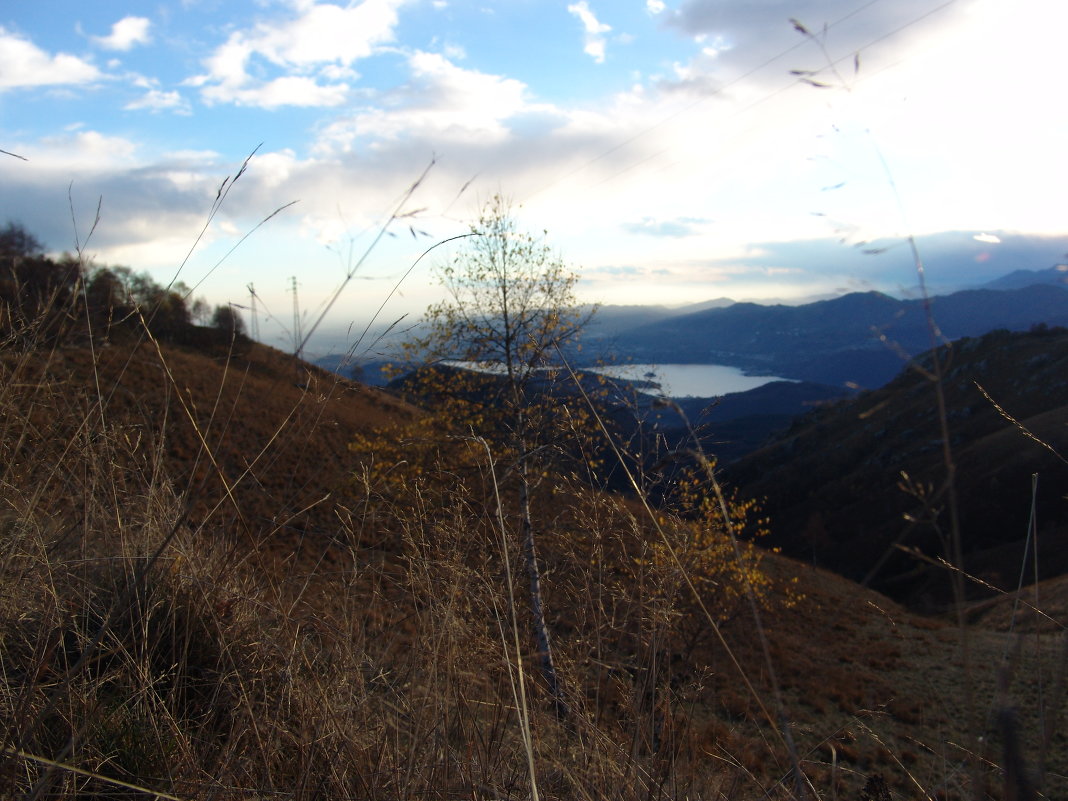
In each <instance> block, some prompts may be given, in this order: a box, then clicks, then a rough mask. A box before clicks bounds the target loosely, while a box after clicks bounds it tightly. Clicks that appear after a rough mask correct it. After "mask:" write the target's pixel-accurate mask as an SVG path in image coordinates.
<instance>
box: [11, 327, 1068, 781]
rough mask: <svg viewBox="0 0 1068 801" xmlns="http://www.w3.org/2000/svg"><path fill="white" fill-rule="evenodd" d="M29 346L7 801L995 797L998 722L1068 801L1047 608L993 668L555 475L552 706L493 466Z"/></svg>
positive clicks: (365, 392)
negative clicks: (1014, 728) (564, 711)
mask: <svg viewBox="0 0 1068 801" xmlns="http://www.w3.org/2000/svg"><path fill="white" fill-rule="evenodd" d="M26 343H27V340H26V339H25V338H23V339H20V340H18V341H15V340H12V341H9V342H8V343H6V345H5V346H4V348H3V351H2V353H0V369H2V371H3V373H2V381H0V449H2V450H0V452H2V459H0V470H2V476H0V478H2V481H0V501H2V503H3V509H2V512H0V530H2V532H3V539H2V541H0V542H2V547H0V737H2V743H0V747H2V749H3V750H2V752H0V787H3V788H6V793H5V795H10V796H12V797H28V798H75V797H77V798H90V797H92V798H120V797H121V798H183V799H184V798H198V799H199V798H204V799H230V798H233V799H239V798H240V799H244V798H275V797H282V798H301V799H304V798H331V799H338V798H375V799H402V798H403V799H415V798H420V799H422V798H442V799H444V798H456V797H463V798H471V799H491V798H493V799H504V798H508V799H519V798H531V797H537V798H560V799H595V798H597V799H599V798H604V797H614V798H620V799H635V801H637V799H653V798H656V799H660V798H679V799H681V798H709V799H711V798H726V799H750V798H801V797H807V798H823V799H831V798H843V799H845V798H849V799H852V798H870V799H879V801H883V799H886V798H893V799H898V798H923V797H930V798H965V797H967V798H972V797H982V798H986V797H991V798H998V797H1003V796H1002V786H1003V783H1004V779H1003V775H1002V771H1001V766H1002V765H1004V764H1006V760H1005V758H1004V757H1003V750H1002V745H1001V744H1002V742H1003V739H1002V738H1001V735H999V734H998V731H999V730H998V726H997V721H998V720H999V719H1001V718H1004V716H1003V715H1002V716H1001V718H999V714H1000V712H1001V711H1002V710H1005V709H1008V708H1009V707H1010V706H1012V705H1017V706H1018V707H1019V731H1020V736H1019V737H1016V736H1009V738H1008V740H1007V742H1008V743H1009V744H1018V745H1019V748H1020V750H1021V752H1022V754H1023V758H1024V759H1026V760H1027V761H1028V764H1030V765H1034V764H1036V763H1037V761H1038V760H1039V758H1040V757H1042V756H1043V755H1045V756H1046V757H1048V764H1049V767H1050V769H1051V770H1050V772H1049V773H1048V774H1047V775H1046V776H1045V777H1044V784H1043V787H1044V791H1045V793H1046V796H1047V797H1063V796H1064V795H1065V793H1066V792H1068V785H1066V784H1065V779H1064V775H1065V773H1066V772H1068V763H1066V761H1065V759H1066V754H1068V748H1065V741H1064V733H1063V731H1062V730H1060V729H1058V728H1056V727H1053V728H1051V729H1050V732H1051V733H1050V736H1049V737H1048V738H1046V741H1045V742H1043V731H1044V728H1043V726H1044V722H1045V719H1046V716H1049V713H1051V712H1055V711H1056V710H1057V709H1058V708H1059V707H1057V697H1056V690H1055V689H1054V690H1051V691H1048V692H1047V693H1046V695H1044V696H1043V700H1042V701H1041V702H1040V701H1039V700H1038V695H1037V688H1038V681H1039V679H1040V678H1041V680H1042V682H1043V685H1042V686H1043V687H1054V688H1055V687H1056V682H1055V680H1054V676H1055V675H1063V670H1064V662H1063V657H1062V656H1061V655H1060V652H1059V650H1058V648H1059V645H1058V642H1059V640H1058V637H1059V634H1060V633H1061V632H1063V623H1064V619H1063V618H1061V619H1060V621H1059V622H1058V623H1050V622H1049V621H1048V620H1046V621H1045V628H1043V627H1038V628H1039V629H1040V631H1039V633H1037V634H1034V635H1032V636H1031V637H1030V638H1029V639H1028V640H1026V641H1023V642H1021V644H1020V645H1019V647H1016V650H1015V651H1014V650H1013V648H1014V647H1015V646H1014V643H1015V642H1016V640H1015V639H1013V635H1010V634H1008V633H1006V632H1005V631H1004V628H1005V621H1004V620H1003V619H1002V618H998V619H997V620H996V621H995V622H991V623H990V624H989V625H987V622H986V621H987V620H988V617H989V618H990V619H991V620H993V619H994V618H995V617H997V614H996V610H993V609H990V610H980V611H977V612H976V615H975V619H976V621H977V622H976V623H975V624H974V625H973V626H972V627H971V628H968V629H965V630H959V629H957V628H955V627H953V626H951V625H949V624H947V623H945V622H943V621H941V620H939V619H926V618H922V617H919V616H916V615H914V614H912V613H910V612H908V611H906V610H905V609H903V608H901V607H899V606H897V605H896V604H895V603H893V602H891V601H889V600H887V599H886V598H885V597H883V596H881V595H879V594H877V593H875V592H872V591H870V590H864V589H861V588H858V587H857V585H856V584H854V583H852V582H850V581H848V580H846V579H843V578H841V577H838V576H835V575H833V574H831V573H828V572H826V571H823V570H820V569H816V568H812V567H809V566H806V565H804V564H803V563H799V562H796V561H793V560H791V559H789V558H786V557H783V556H780V555H777V554H774V553H770V552H763V551H759V550H750V549H749V547H748V546H746V545H745V544H744V543H743V553H744V554H747V556H746V557H745V559H744V562H743V563H742V564H737V563H735V562H734V556H733V555H732V551H731V549H730V548H729V545H728V542H727V541H726V540H725V539H724V538H723V537H722V536H719V535H716V532H715V530H714V529H715V526H714V525H712V524H711V523H710V524H708V525H706V526H698V525H694V524H693V523H689V522H686V521H683V520H679V519H677V518H675V517H673V516H671V515H670V514H667V513H653V514H650V513H648V512H646V510H645V509H643V508H642V507H641V505H640V504H639V503H638V502H637V500H635V499H634V498H633V497H630V498H624V497H620V496H613V495H609V494H607V493H604V492H601V491H599V490H597V489H595V488H591V487H590V486H589V485H588V484H587V483H586V482H585V481H583V480H582V478H581V473H579V472H578V471H577V470H576V471H575V473H574V474H565V473H564V472H560V473H558V474H553V475H546V476H544V477H543V481H542V482H541V483H540V484H539V485H538V490H537V493H536V497H535V498H534V512H535V519H537V520H538V521H539V526H540V528H541V533H542V536H541V541H540V542H541V546H540V547H541V548H542V554H541V557H542V559H543V563H544V567H543V581H544V585H545V601H546V606H547V610H548V618H549V622H550V626H551V629H552V632H553V636H554V639H555V644H556V647H557V649H558V659H559V663H560V669H561V674H562V676H563V678H564V682H565V686H566V692H567V697H568V700H569V713H568V715H567V716H565V717H563V718H560V717H558V716H557V715H556V714H555V713H554V710H553V707H552V705H551V704H550V703H549V702H548V698H547V693H546V691H545V688H544V687H543V686H542V685H541V683H540V679H539V677H538V675H537V673H536V670H535V667H534V660H533V645H532V642H531V637H530V635H529V633H528V626H527V623H526V609H525V606H524V602H523V587H522V585H521V582H522V581H523V577H522V573H521V571H520V568H519V565H520V561H521V559H520V554H519V552H518V537H517V536H516V535H515V517H514V501H513V500H512V499H511V498H512V496H511V494H510V486H511V485H510V484H509V481H510V479H509V465H508V464H498V463H497V462H496V460H495V459H494V458H493V457H494V455H493V454H492V453H491V454H489V455H485V454H484V452H480V451H479V450H478V449H476V448H471V447H469V445H470V443H465V442H462V441H457V440H455V439H453V440H446V441H443V442H442V443H441V444H440V445H439V446H437V450H435V451H433V458H429V457H428V460H427V461H426V462H425V463H420V464H419V465H416V464H415V462H416V460H417V458H420V459H421V458H423V455H424V454H426V453H429V452H430V451H427V450H426V449H425V448H424V445H425V441H424V439H423V438H425V437H429V436H430V434H428V433H427V432H425V430H422V429H420V428H419V425H418V424H419V421H420V420H421V419H423V412H421V411H419V410H416V409H414V408H412V407H410V406H407V405H405V404H404V403H402V402H400V401H398V400H397V399H395V398H393V397H391V396H388V395H385V394H383V393H381V392H379V391H376V390H370V389H367V388H364V387H361V386H359V385H357V384H353V383H350V382H346V381H344V380H340V379H337V378H336V377H334V376H331V375H329V374H327V373H325V372H323V371H320V370H318V369H316V368H312V367H309V366H308V365H304V364H295V363H294V362H293V360H292V359H291V358H289V357H286V356H285V355H284V354H281V353H278V352H277V351H273V350H271V349H268V348H264V347H262V346H259V345H251V344H246V345H243V346H241V347H238V348H236V349H230V348H226V347H220V346H219V341H218V339H217V338H216V339H215V340H214V343H215V344H214V345H213V346H212V347H211V348H209V349H208V350H204V349H203V348H200V349H196V348H192V347H178V346H174V345H164V344H159V343H157V342H156V341H154V340H153V339H152V338H151V337H147V338H145V341H143V342H141V343H140V344H136V340H134V341H130V342H127V343H125V344H124V343H121V342H117V343H114V344H111V345H109V346H104V345H102V344H100V343H96V344H95V345H92V344H90V343H89V342H80V343H79V342H71V343H67V344H62V343H60V344H55V345H54V346H51V347H48V348H40V347H30V346H28V345H27V344H26ZM420 431H422V432H423V433H420ZM430 433H434V432H430ZM361 438H362V441H363V442H365V443H366V442H369V441H370V442H377V443H378V444H379V447H378V448H377V449H372V450H370V451H368V450H367V449H366V448H365V449H363V450H362V451H361V453H360V454H355V453H351V452H350V451H349V449H348V443H349V442H351V441H353V440H355V439H361ZM413 466H415V467H419V469H418V470H415V469H411V468H413ZM372 477H376V479H375V480H372ZM497 485H499V486H500V488H501V491H502V493H503V495H502V496H501V498H502V501H501V504H502V506H501V507H500V512H501V514H500V515H498V506H497V502H496V498H497V496H496V495H495V494H494V487H495V486H497ZM705 489H706V490H707V489H708V488H707V487H706V488H705ZM708 519H709V520H713V518H708ZM713 535H715V536H713ZM671 554H675V555H676V556H678V557H679V559H678V561H675V560H674V558H673V557H672V556H671ZM512 579H514V581H513V580H512ZM747 581H752V582H753V586H754V588H755V590H756V599H755V600H756V601H757V603H756V604H755V610H754V608H753V607H752V606H751V605H750V603H749V601H748V600H747V597H746V587H747ZM691 583H692V585H693V587H694V588H695V589H696V590H697V592H696V593H694V592H693V591H692V590H691V588H690V586H691ZM1028 598H1031V599H1032V600H1033V596H1030V595H1029V596H1028ZM1040 602H1041V598H1040ZM1049 627H1052V628H1053V629H1054V631H1055V633H1050V632H1049V630H1048V629H1049ZM758 634H762V636H763V638H765V640H766V644H767V648H766V653H765V648H764V647H762V640H761V637H760V636H757V635H758ZM1006 653H1008V654H1009V656H1010V659H1009V661H1008V662H1007V663H1005V664H1006V665H1007V667H1010V668H1012V669H1013V672H1012V673H1011V675H1010V673H1009V672H1008V671H1003V670H1001V668H1000V666H1001V664H1002V662H1001V656H1002V655H1003V654H1006ZM1058 671H1059V673H1058ZM1002 679H1004V681H1003V682H1002V686H1001V687H999V686H998V683H999V681H1001V680H1002ZM966 691H967V692H966ZM969 698H970V699H971V700H970V701H969V700H968V699H969ZM1051 719H1053V718H1051ZM1010 728H1011V727H1010ZM1006 730H1008V729H1006V728H1005V727H1003V728H1002V729H1001V731H1002V732H1004V731H1006ZM980 737H982V738H983V739H982V740H980V739H979V738H980ZM795 763H796V764H797V765H798V766H799V767H800V768H801V770H802V771H803V774H804V778H803V780H802V781H801V782H800V783H799V784H795V783H794V782H792V781H791V780H790V779H789V776H790V773H791V765H792V764H795ZM1007 764H1009V765H1010V766H1013V767H1016V766H1017V762H1016V761H1015V759H1014V758H1012V757H1011V749H1010V758H1009V759H1008V763H1007ZM535 794H536V795H535Z"/></svg>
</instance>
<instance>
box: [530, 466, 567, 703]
mask: <svg viewBox="0 0 1068 801" xmlns="http://www.w3.org/2000/svg"><path fill="white" fill-rule="evenodd" d="M519 516H520V526H521V531H522V535H523V561H524V562H526V567H527V576H528V577H529V579H530V614H531V617H532V619H533V620H532V623H533V628H534V642H535V645H536V647H537V651H538V663H539V666H540V667H541V675H542V678H544V679H545V683H546V684H547V685H548V687H549V693H550V694H551V695H552V699H553V706H554V708H555V709H556V715H557V717H559V718H565V717H567V715H568V708H567V702H566V701H565V700H564V693H563V689H562V688H561V686H560V677H559V676H558V675H557V673H556V665H555V664H554V662H553V649H552V643H551V642H550V641H549V627H548V626H547V625H546V623H545V607H544V605H543V604H542V599H541V573H540V571H539V570H538V553H537V549H536V547H535V543H534V524H533V523H532V522H531V519H530V479H529V476H528V466H527V460H526V449H525V447H522V446H521V447H520V462H519Z"/></svg>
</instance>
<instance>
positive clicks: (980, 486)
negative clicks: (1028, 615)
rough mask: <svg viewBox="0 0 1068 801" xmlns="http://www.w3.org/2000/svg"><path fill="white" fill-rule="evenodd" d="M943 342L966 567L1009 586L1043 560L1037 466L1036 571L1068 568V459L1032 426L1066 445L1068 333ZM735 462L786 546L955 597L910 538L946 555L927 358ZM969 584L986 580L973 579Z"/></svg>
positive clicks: (734, 475)
mask: <svg viewBox="0 0 1068 801" xmlns="http://www.w3.org/2000/svg"><path fill="white" fill-rule="evenodd" d="M941 355H942V357H943V358H945V359H946V377H945V381H944V382H943V386H944V389H945V397H946V407H947V417H948V424H949V432H950V440H951V445H952V450H953V454H954V457H953V458H954V462H955V468H956V480H955V488H956V491H957V493H958V495H959V499H960V502H959V508H960V523H961V530H962V533H963V540H964V556H965V562H966V566H967V568H968V570H969V572H971V573H973V574H974V575H976V576H978V577H980V578H981V579H982V580H983V581H985V582H988V583H990V584H992V585H994V586H996V587H999V588H1001V589H1010V588H1013V587H1015V586H1016V584H1017V582H1018V581H1019V578H1020V571H1021V566H1022V565H1024V564H1026V566H1027V568H1028V573H1027V575H1028V576H1030V577H1031V578H1032V579H1033V577H1034V560H1033V559H1031V558H1029V557H1027V554H1026V553H1025V549H1024V546H1025V541H1026V539H1027V533H1028V523H1029V518H1030V516H1031V504H1032V475H1037V476H1038V484H1037V494H1036V495H1035V504H1036V507H1035V508H1036V512H1037V517H1036V518H1035V520H1036V527H1037V528H1036V534H1037V543H1038V552H1039V553H1038V557H1039V558H1038V561H1037V567H1038V577H1039V578H1048V577H1051V576H1057V575H1061V574H1063V573H1065V572H1068V557H1066V552H1065V550H1064V548H1063V547H1061V543H1062V542H1063V539H1064V534H1065V531H1066V530H1068V505H1066V504H1065V502H1064V500H1063V496H1064V492H1065V487H1066V486H1068V465H1066V463H1065V462H1064V461H1063V460H1062V459H1061V458H1060V456H1058V455H1057V454H1056V453H1054V452H1053V451H1052V450H1051V449H1050V448H1047V447H1045V446H1044V445H1042V444H1040V443H1039V442H1038V441H1036V440H1035V439H1032V438H1030V437H1029V436H1027V435H1026V434H1025V433H1024V431H1023V428H1026V430H1027V431H1030V432H1032V433H1033V434H1034V435H1035V437H1037V438H1038V439H1039V440H1041V441H1042V442H1044V443H1046V444H1048V445H1050V446H1052V448H1053V449H1054V450H1057V449H1060V450H1061V453H1063V450H1064V431H1065V428H1064V426H1065V423H1068V382H1066V380H1065V375H1066V374H1068V332H1066V331H1065V330H1064V329H1036V330H1035V331H1032V332H1030V333H1010V332H1008V331H1001V332H994V333H991V334H988V335H986V336H983V337H978V338H973V339H965V340H961V341H959V342H957V343H955V344H954V345H953V346H952V347H951V348H948V349H945V350H944V351H943V352H942V354H941ZM925 364H926V366H927V367H928V368H929V367H930V362H929V358H928V360H927V361H924V360H922V359H921V360H920V366H921V368H923V366H924V365H925ZM984 390H985V391H986V393H987V394H988V396H989V398H988V397H986V396H984V394H983V391H984ZM995 403H996V404H1000V406H1001V408H1002V410H1003V411H1004V412H1005V413H1006V414H1008V415H1011V416H1012V417H1013V418H1014V419H1015V420H1016V421H1018V423H1019V425H1014V424H1013V422H1011V421H1010V420H1009V419H1007V418H1006V417H1005V416H1004V415H1003V414H1002V412H1001V411H999V409H998V408H997V406H996V405H995ZM1021 426H1022V428H1021ZM728 472H729V476H730V480H731V481H732V482H733V483H735V484H737V485H738V486H741V487H743V488H744V489H745V491H746V492H747V493H751V494H753V495H755V496H757V497H766V498H767V502H766V509H767V511H768V512H769V513H770V514H771V515H772V517H773V518H774V520H775V526H774V527H773V532H772V541H774V542H775V543H776V544H777V545H781V546H782V547H783V548H784V550H786V551H787V552H788V553H791V554H793V555H794V556H797V557H798V558H801V559H808V560H810V561H813V562H815V563H817V564H821V565H824V566H827V567H831V568H833V569H835V570H838V571H840V572H842V573H843V574H845V575H847V576H850V577H852V578H854V579H856V580H858V581H859V580H863V579H865V578H867V579H868V580H869V581H871V582H872V583H873V586H875V587H879V588H882V589H883V590H884V591H887V592H891V593H893V594H895V595H896V597H899V598H902V599H907V600H909V601H910V602H912V603H916V604H925V603H926V604H928V605H934V606H938V605H944V604H946V603H948V601H949V594H948V591H949V585H948V584H947V582H946V580H945V571H944V570H943V569H941V568H939V567H936V566H932V565H930V564H928V563H926V562H923V561H918V560H917V559H916V558H915V557H913V556H912V555H910V554H907V553H905V552H904V551H902V550H901V548H903V547H904V548H919V549H920V550H921V551H922V552H923V553H925V554H927V555H928V556H929V557H932V558H938V557H948V556H949V554H948V553H947V550H946V544H945V541H944V540H945V538H946V537H947V536H948V530H949V521H948V502H949V499H948V496H947V495H946V494H945V491H944V489H943V488H944V483H945V475H946V470H945V464H944V454H943V450H942V447H941V439H940V430H939V421H938V414H937V403H936V398H935V387H934V384H933V383H932V381H931V379H930V376H929V375H925V374H924V372H923V371H922V370H916V369H912V368H909V369H906V370H904V371H903V372H902V373H901V374H900V375H899V376H898V378H897V379H895V380H894V381H892V382H891V383H889V384H887V385H886V386H885V387H883V388H882V389H879V390H876V391H873V392H869V393H866V394H864V395H862V396H860V397H858V398H856V399H853V400H850V401H844V402H841V403H839V404H837V405H834V406H830V407H826V408H821V409H818V410H815V411H813V412H811V413H810V414H808V415H807V416H805V417H802V418H799V419H798V420H797V421H796V422H795V423H794V424H793V427H792V428H791V429H790V430H789V431H788V432H786V433H785V434H784V435H782V436H781V437H780V438H779V439H778V440H776V441H775V442H773V443H772V444H770V445H768V446H767V447H765V448H764V449H762V450H761V451H758V452H756V453H754V454H751V455H750V456H748V457H746V458H744V459H743V460H741V461H740V462H737V463H735V464H733V465H731V466H730V468H729V470H728ZM906 477H907V478H906ZM906 516H907V517H906ZM1025 557H1026V558H1025ZM971 589H972V591H973V592H975V593H976V594H979V595H982V594H985V593H986V592H987V590H985V589H984V588H982V587H981V586H979V585H976V584H973V585H971Z"/></svg>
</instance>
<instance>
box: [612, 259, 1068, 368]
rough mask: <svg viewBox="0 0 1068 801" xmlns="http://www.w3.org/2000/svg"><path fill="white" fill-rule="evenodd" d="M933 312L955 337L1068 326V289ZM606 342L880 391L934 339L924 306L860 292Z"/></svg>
mask: <svg viewBox="0 0 1068 801" xmlns="http://www.w3.org/2000/svg"><path fill="white" fill-rule="evenodd" d="M1014 280H1018V279H1014ZM930 309H931V314H932V316H933V320H934V321H935V323H936V324H937V326H938V330H939V331H940V332H941V335H942V337H943V338H945V339H956V338H959V337H963V336H976V335H979V334H983V333H985V332H987V331H991V330H994V329H998V328H1005V329H1009V330H1015V331H1019V330H1026V329H1028V328H1030V327H1031V326H1033V325H1038V324H1042V323H1045V324H1047V325H1066V324H1068V292H1066V291H1064V290H1062V289H1060V288H1059V287H1058V286H1056V285H1052V284H1049V283H1046V284H1032V285H1029V286H1026V287H1023V288H1019V289H1005V290H995V289H973V290H964V291H961V292H956V293H954V294H952V295H944V296H939V297H935V298H932V299H931V301H930ZM604 344H605V346H606V349H608V350H609V352H610V353H612V354H615V355H616V356H618V358H620V359H629V360H633V361H635V362H639V363H644V362H650V363H658V362H659V363H692V364H727V365H732V366H734V367H740V368H742V369H745V370H748V371H753V372H756V373H764V374H768V375H778V376H782V377H784V378H794V379H799V380H805V381H813V382H817V383H821V384H830V385H832V386H843V385H847V386H852V387H859V388H864V387H878V386H882V385H883V384H885V383H886V382H887V381H889V380H890V379H891V378H893V377H894V376H895V375H896V374H897V373H898V372H899V371H900V370H901V368H902V367H903V366H904V364H905V363H906V362H907V361H908V359H909V358H911V357H912V356H914V355H916V354H918V353H921V352H923V351H925V350H927V349H928V348H930V347H931V346H932V345H933V344H935V342H934V341H932V334H931V330H930V327H929V325H928V319H927V310H926V307H925V303H924V302H923V301H922V300H897V299H895V298H892V297H890V296H889V295H884V294H882V293H879V292H857V293H852V294H849V295H843V296H841V297H838V298H835V299H833V300H825V301H819V302H816V303H809V304H805V305H802V306H782V305H778V306H760V305H758V304H755V303H735V304H733V305H731V306H727V307H725V308H717V309H708V310H705V311H699V312H694V313H692V314H682V315H674V316H671V317H668V318H666V319H661V320H657V321H653V322H649V323H646V324H644V325H639V326H637V327H635V328H632V329H630V330H629V331H624V332H620V333H618V334H617V335H616V336H615V337H614V338H613V339H612V340H611V342H610V343H609V342H606V343H604ZM592 350H593V352H597V350H598V349H597V347H593V348H592Z"/></svg>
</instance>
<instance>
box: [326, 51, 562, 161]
mask: <svg viewBox="0 0 1068 801" xmlns="http://www.w3.org/2000/svg"><path fill="white" fill-rule="evenodd" d="M408 68H409V70H410V72H411V81H410V82H409V83H408V84H406V85H405V86H403V87H401V88H399V89H396V90H394V91H393V92H389V93H385V94H384V95H382V96H380V97H379V98H377V102H376V103H375V104H374V106H373V107H369V108H367V109H366V110H364V111H362V112H360V113H358V114H356V115H355V116H353V117H349V118H346V119H342V120H337V121H336V122H334V123H332V124H331V125H329V126H327V128H326V129H325V130H324V131H323V133H322V135H321V137H320V147H319V149H320V151H323V152H331V151H338V150H341V151H345V150H348V149H350V148H351V147H352V146H353V143H354V142H355V140H356V139H357V138H358V137H368V138H374V139H390V140H396V139H400V138H402V137H403V138H408V139H415V140H419V139H423V138H432V139H434V140H437V141H440V140H442V139H445V140H451V141H453V142H459V141H469V142H482V143H486V144H492V143H494V142H499V141H502V140H504V139H506V138H507V137H508V136H509V129H508V127H507V126H506V125H505V122H506V121H507V120H509V119H511V118H513V117H516V116H519V115H522V114H539V113H540V114H546V113H548V114H553V113H555V112H554V109H553V108H552V107H551V106H547V105H541V104H533V103H530V102H529V101H528V100H527V98H526V93H527V87H526V85H525V84H523V83H522V82H520V81H517V80H515V79H512V78H504V77H502V76H499V75H491V74H489V73H484V72H479V71H477V70H469V69H464V68H462V67H458V66H457V65H455V64H453V63H452V62H451V61H449V60H448V59H447V58H445V56H443V55H441V54H438V53H424V52H416V53H414V54H412V55H411V56H409V59H408Z"/></svg>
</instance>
